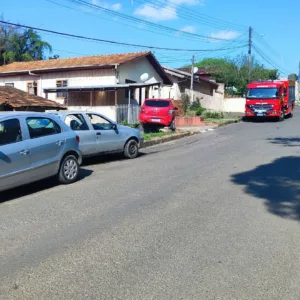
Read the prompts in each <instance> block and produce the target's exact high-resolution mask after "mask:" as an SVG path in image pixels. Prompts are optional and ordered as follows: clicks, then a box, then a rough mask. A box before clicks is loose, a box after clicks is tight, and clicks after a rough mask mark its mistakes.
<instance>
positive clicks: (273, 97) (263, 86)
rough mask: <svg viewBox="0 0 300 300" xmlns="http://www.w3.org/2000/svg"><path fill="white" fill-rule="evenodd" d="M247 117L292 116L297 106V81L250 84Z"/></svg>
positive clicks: (279, 118)
mask: <svg viewBox="0 0 300 300" xmlns="http://www.w3.org/2000/svg"><path fill="white" fill-rule="evenodd" d="M247 88H248V93H247V97H246V105H245V117H246V118H251V117H252V118H254V117H266V118H269V117H270V118H277V119H278V121H283V120H284V118H285V117H286V116H290V117H291V116H292V113H293V110H294V108H295V81H292V80H287V79H283V80H273V81H257V82H252V83H250V84H248V86H247Z"/></svg>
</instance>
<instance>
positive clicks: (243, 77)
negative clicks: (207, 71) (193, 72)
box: [195, 55, 279, 95]
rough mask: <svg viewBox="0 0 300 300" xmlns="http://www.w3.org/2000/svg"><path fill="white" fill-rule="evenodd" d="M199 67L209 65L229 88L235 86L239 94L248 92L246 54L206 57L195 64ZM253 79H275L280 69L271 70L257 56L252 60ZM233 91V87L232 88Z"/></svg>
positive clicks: (214, 74) (216, 76)
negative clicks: (230, 56)
mask: <svg viewBox="0 0 300 300" xmlns="http://www.w3.org/2000/svg"><path fill="white" fill-rule="evenodd" d="M195 65H196V66H198V67H209V68H211V69H212V73H213V76H214V77H215V78H216V80H217V81H218V82H222V83H225V86H226V87H227V88H229V87H235V88H236V89H237V93H238V94H241V95H242V94H244V93H245V92H246V86H247V83H248V80H249V64H248V57H247V56H246V55H238V56H236V57H234V58H229V57H225V58H206V59H204V60H202V61H200V62H198V63H196V64H195ZM250 77H251V80H252V81H254V80H259V79H261V80H270V79H272V80H275V79H278V78H279V72H278V70H270V69H267V68H265V66H264V65H262V64H260V63H259V62H258V61H257V60H256V59H255V57H254V58H253V60H252V68H251V72H250ZM231 91H232V89H231Z"/></svg>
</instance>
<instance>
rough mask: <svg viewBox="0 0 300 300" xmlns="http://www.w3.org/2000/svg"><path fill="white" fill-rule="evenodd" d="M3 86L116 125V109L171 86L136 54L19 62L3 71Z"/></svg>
mask: <svg viewBox="0 0 300 300" xmlns="http://www.w3.org/2000/svg"><path fill="white" fill-rule="evenodd" d="M1 85H2V86H13V87H15V88H17V89H20V90H23V91H26V92H29V93H31V94H34V95H37V96H41V97H46V98H48V99H50V100H54V101H57V102H58V103H60V104H64V105H66V106H68V108H69V109H72V110H94V111H99V112H101V113H103V114H105V115H107V116H108V117H109V118H111V119H113V120H118V113H117V112H118V107H124V104H129V103H130V104H133V105H138V104H139V105H141V104H142V103H143V101H144V99H145V98H151V97H159V96H161V88H162V87H163V86H165V85H172V81H171V80H170V79H169V78H168V76H167V75H166V73H165V72H164V70H163V69H162V67H161V66H160V64H159V63H158V61H157V60H156V58H155V57H154V55H153V54H152V53H151V52H138V53H124V54H110V55H98V56H85V57H76V58H67V59H51V60H42V61H32V62H15V63H11V64H8V65H4V66H1V67H0V86H1ZM126 107H128V105H125V107H124V108H125V109H126ZM118 121H120V120H118Z"/></svg>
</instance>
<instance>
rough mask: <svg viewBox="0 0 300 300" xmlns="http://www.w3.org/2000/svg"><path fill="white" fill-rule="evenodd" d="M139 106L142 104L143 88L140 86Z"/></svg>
mask: <svg viewBox="0 0 300 300" xmlns="http://www.w3.org/2000/svg"><path fill="white" fill-rule="evenodd" d="M139 106H142V88H139Z"/></svg>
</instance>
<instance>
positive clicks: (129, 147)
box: [124, 139, 139, 159]
mask: <svg viewBox="0 0 300 300" xmlns="http://www.w3.org/2000/svg"><path fill="white" fill-rule="evenodd" d="M124 155H125V157H127V158H130V159H132V158H136V157H138V155H139V144H138V142H137V141H136V140H134V139H131V140H129V141H128V142H127V143H126V145H125V147H124Z"/></svg>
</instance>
